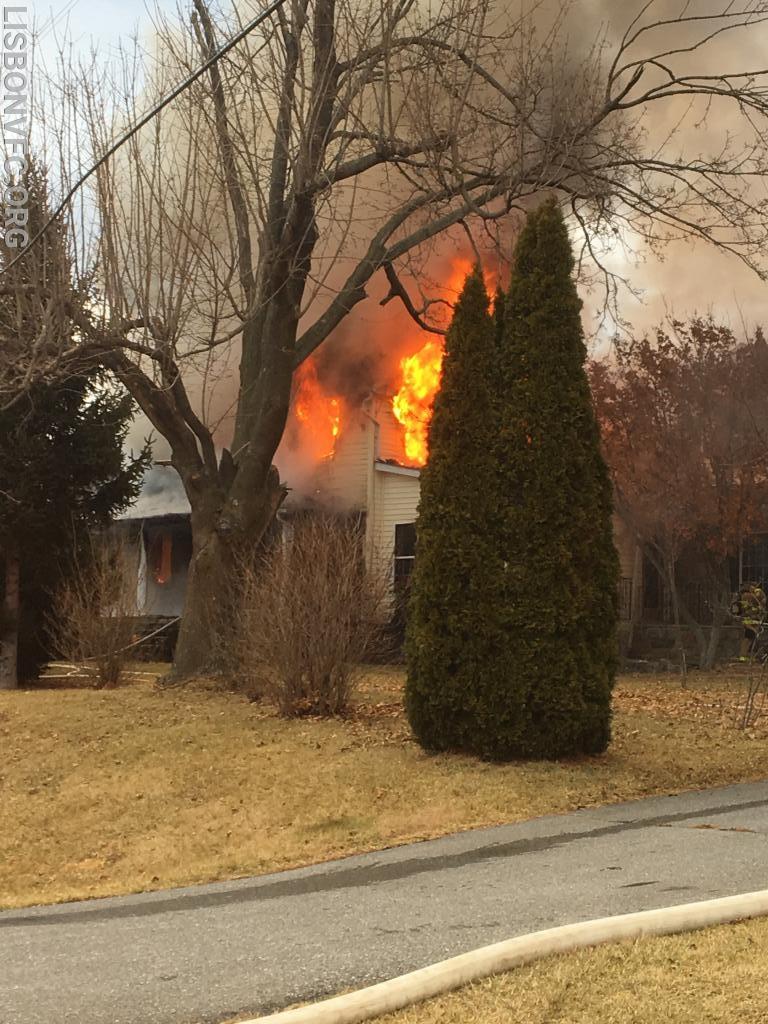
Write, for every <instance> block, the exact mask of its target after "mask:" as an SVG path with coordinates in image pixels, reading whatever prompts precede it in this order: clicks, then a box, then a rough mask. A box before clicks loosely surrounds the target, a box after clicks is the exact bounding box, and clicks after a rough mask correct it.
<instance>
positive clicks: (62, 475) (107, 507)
mask: <svg viewBox="0 0 768 1024" xmlns="http://www.w3.org/2000/svg"><path fill="white" fill-rule="evenodd" d="M25 183H26V184H27V187H28V188H29V193H30V199H29V204H30V227H31V232H32V233H33V234H34V232H35V231H36V230H37V227H38V226H40V225H42V223H43V219H44V218H45V217H47V214H48V202H47V188H46V179H45V175H44V173H43V172H42V171H41V170H40V169H39V168H37V167H35V166H33V167H32V168H31V169H30V171H29V173H28V175H27V178H26V179H25ZM15 256H16V251H14V250H9V249H7V248H5V247H0V262H10V260H11V259H13V258H14V257H15ZM9 277H10V282H8V283H13V285H15V286H16V290H15V292H12V291H11V290H10V289H8V288H7V289H6V292H7V293H6V294H4V296H3V297H2V298H0V330H1V331H2V335H3V337H7V338H8V339H9V341H10V346H9V347H10V349H11V353H12V352H13V351H17V352H18V353H19V354H21V355H23V353H24V349H25V348H26V347H28V346H30V345H32V344H33V343H34V339H35V338H36V337H37V336H38V334H39V331H40V318H41V317H42V316H45V315H50V312H51V310H52V309H55V310H64V309H65V307H66V306H67V305H68V304H69V303H74V302H77V301H81V299H80V298H79V297H78V296H77V295H76V293H75V290H74V288H73V287H72V285H71V274H70V263H69V259H68V253H67V246H66V239H65V236H64V231H63V229H62V228H60V227H56V228H54V229H53V230H52V231H51V233H50V235H48V236H46V240H45V241H44V242H43V243H41V244H40V245H39V246H35V247H34V248H33V249H32V250H30V252H29V254H27V255H25V257H24V258H23V259H22V260H21V261H20V262H19V263H17V264H16V266H15V267H14V268H13V269H12V270H11V272H10V275H9ZM59 322H60V323H61V325H62V326H61V329H62V330H71V327H67V319H66V314H65V313H64V314H63V315H62V316H61V319H60V321H59ZM59 340H61V339H59ZM64 340H66V339H64ZM8 355H9V353H8V351H6V357H8ZM132 413H133V403H132V401H131V399H130V397H129V396H127V395H126V394H125V393H124V392H122V391H120V390H118V389H117V388H116V386H115V385H114V384H113V383H112V382H111V381H110V380H109V379H108V378H107V377H106V376H105V375H104V374H103V373H102V372H100V371H99V370H98V369H90V370H86V369H83V368H81V369H80V370H79V371H78V372H76V373H73V374H70V375H69V376H67V378H66V379H65V380H63V381H60V382H57V383H45V382H43V383H33V384H31V385H30V386H29V387H27V388H26V389H25V390H24V391H23V393H22V394H21V396H20V397H19V398H18V399H17V400H16V401H15V402H14V404H13V405H11V406H9V407H7V408H5V409H3V410H2V411H0V563H1V564H0V578H1V580H2V583H3V592H4V595H5V600H4V608H3V615H2V619H0V641H1V642H2V659H1V660H2V664H1V665H0V687H2V686H6V687H7V686H12V685H14V684H15V681H16V674H17V673H16V665H15V664H14V662H15V660H16V654H17V648H18V668H19V672H18V675H19V676H20V677H21V678H22V679H28V678H30V677H31V676H33V675H34V674H35V672H36V670H37V668H38V667H39V664H40V663H41V661H42V660H44V659H45V656H46V653H47V652H46V644H45V632H46V631H45V621H46V617H47V614H48V612H49V609H50V602H51V594H52V591H53V590H54V589H55V587H56V586H57V585H58V583H59V581H60V579H61V575H62V573H64V572H66V569H67V566H68V564H71V560H72V558H73V556H74V553H75V551H76V549H77V547H78V545H79V544H80V543H81V542H82V541H83V540H84V539H85V537H86V535H87V534H88V532H90V531H92V530H96V529H99V528H103V527H104V526H106V525H107V524H108V523H109V522H110V521H111V519H112V517H113V516H114V515H115V514H116V513H117V512H119V511H121V510H122V509H124V508H125V507H127V506H128V505H129V504H130V503H131V501H132V500H133V499H134V498H135V497H136V495H137V493H138V490H139V487H140V483H141V479H142V477H143V474H144V471H145V469H146V467H147V465H148V461H149V451H148V449H147V448H146V447H145V449H144V450H143V451H142V452H141V453H140V454H139V455H138V456H137V457H136V458H128V459H126V457H125V455H124V443H125V439H126V435H127V432H128V429H129V426H130V422H131V418H132Z"/></svg>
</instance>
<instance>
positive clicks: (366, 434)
mask: <svg viewBox="0 0 768 1024" xmlns="http://www.w3.org/2000/svg"><path fill="white" fill-rule="evenodd" d="M402 451H403V442H402V432H401V427H400V425H399V424H398V422H397V421H396V420H395V417H394V415H393V413H392V410H391V399H389V400H387V399H385V398H383V397H378V396H377V397H373V398H371V399H369V400H368V401H366V402H364V403H363V404H362V405H361V406H360V407H359V408H358V409H357V410H353V411H350V413H349V415H348V418H347V419H346V421H345V425H344V430H343V432H342V434H341V436H340V437H339V438H338V441H337V444H336V447H335V450H334V454H333V456H331V457H329V458H326V459H322V460H320V461H319V462H318V464H317V466H316V468H315V470H314V473H313V475H312V478H311V480H310V481H309V483H307V482H306V481H304V482H303V487H302V493H299V492H298V491H295V490H291V491H290V493H289V496H288V498H287V499H286V501H285V503H284V505H283V507H282V508H281V510H280V512H279V513H278V518H279V520H280V521H281V522H282V523H286V522H289V521H290V519H291V517H292V516H294V515H295V514H296V513H297V512H300V511H305V510H306V509H307V508H312V507H318V508H322V509H324V510H326V511H331V512H334V511H336V512H338V513H339V514H340V515H341V514H349V513H358V514H359V515H360V516H361V517H362V518H363V520H364V523H365V549H366V555H367V558H369V559H373V558H376V557H383V558H387V560H388V561H389V569H390V572H391V577H392V584H393V589H394V587H395V585H396V584H398V585H399V584H400V583H402V582H404V581H405V580H406V579H407V577H408V576H409V575H410V573H411V569H412V567H413V562H414V556H415V550H414V548H415V540H416V531H415V522H416V510H417V507H418V503H419V476H420V471H419V470H418V469H415V468H413V467H410V466H406V465H403V464H401V461H400V459H401V458H402ZM283 475H284V476H285V478H286V483H287V485H288V487H289V488H290V487H291V477H290V472H289V471H284V474H283ZM189 513H190V509H189V503H188V501H187V498H186V495H185V494H184V491H183V488H182V485H181V481H180V480H179V477H178V475H177V474H176V471H175V470H174V469H172V468H171V467H161V466H156V467H154V468H153V469H152V470H151V472H150V473H149V474H148V477H147V480H146V481H145V485H144V489H143V491H142V493H141V495H140V496H139V498H138V500H137V501H136V503H135V504H134V505H133V507H132V508H130V509H129V510H128V511H127V512H126V513H125V514H124V515H123V517H122V518H121V520H120V526H121V528H122V530H123V531H124V532H125V533H126V534H127V535H128V536H129V537H130V539H131V540H132V541H135V542H136V544H137V551H138V556H137V585H136V612H137V616H138V617H139V618H141V619H146V620H147V624H148V625H150V624H153V623H156V624H158V625H160V624H162V622H163V621H165V620H169V619H173V618H176V617H178V616H180V615H181V614H182V612H183V609H184V594H185V590H186V582H187V573H188V568H189V562H190V558H191V555H192V535H191V529H190V521H189Z"/></svg>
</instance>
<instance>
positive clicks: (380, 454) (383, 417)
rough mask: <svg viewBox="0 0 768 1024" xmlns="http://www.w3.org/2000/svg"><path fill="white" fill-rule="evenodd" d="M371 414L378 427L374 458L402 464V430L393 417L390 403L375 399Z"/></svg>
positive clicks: (403, 456) (403, 453)
mask: <svg viewBox="0 0 768 1024" xmlns="http://www.w3.org/2000/svg"><path fill="white" fill-rule="evenodd" d="M371 412H372V415H373V417H374V419H375V420H376V421H377V422H378V425H379V428H378V440H377V445H376V448H377V450H376V458H377V459H381V461H382V462H390V461H392V460H394V461H395V462H402V461H403V459H404V458H405V449H404V448H403V434H402V428H401V426H400V424H399V423H398V422H397V420H396V419H395V417H394V414H393V412H392V404H391V402H390V401H388V400H385V399H383V398H377V399H375V401H374V403H373V408H372V410H371Z"/></svg>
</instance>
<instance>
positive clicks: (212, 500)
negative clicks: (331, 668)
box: [49, 0, 768, 675]
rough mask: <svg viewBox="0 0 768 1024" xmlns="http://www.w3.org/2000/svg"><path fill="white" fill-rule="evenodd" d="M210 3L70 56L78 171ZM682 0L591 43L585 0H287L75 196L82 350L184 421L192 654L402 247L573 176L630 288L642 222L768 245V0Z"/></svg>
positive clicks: (500, 213) (578, 208)
mask: <svg viewBox="0 0 768 1024" xmlns="http://www.w3.org/2000/svg"><path fill="white" fill-rule="evenodd" d="M193 6H194V14H193V18H192V23H191V26H190V27H189V31H185V30H182V29H180V28H178V27H174V26H173V25H170V24H165V25H161V27H160V30H159V36H158V41H157V47H156V51H155V53H154V54H151V55H150V56H146V55H144V56H141V55H140V54H138V53H137V55H135V56H134V57H133V58H132V59H131V60H128V61H127V62H126V64H125V66H124V68H123V72H122V78H120V79H119V80H112V81H111V82H110V81H108V76H107V75H106V74H104V75H103V76H101V77H94V74H93V72H92V70H91V69H90V68H89V69H88V71H87V72H83V73H82V75H81V77H80V80H79V81H76V80H75V79H76V76H75V75H73V74H70V75H69V77H68V78H67V79H66V80H64V86H63V88H62V90H61V92H60V94H59V96H58V97H57V98H56V100H55V102H53V101H51V102H50V103H49V110H50V111H52V116H53V122H52V123H51V131H50V132H49V138H50V139H52V140H57V143H58V145H59V148H60V150H61V152H62V153H64V154H65V156H64V157H63V158H62V160H61V168H62V178H63V179H64V180H67V178H68V177H69V178H70V179H71V178H73V177H75V174H76V171H77V169H78V168H79V166H80V165H79V164H78V159H79V160H80V161H81V162H82V161H83V160H85V161H86V162H87V158H88V156H86V157H84V156H83V155H82V154H86V155H97V154H99V153H101V152H104V151H105V150H106V148H107V146H108V145H109V143H110V142H111V140H112V138H113V137H114V136H115V135H116V133H117V130H118V128H119V126H120V124H123V123H126V122H128V121H130V120H132V119H133V118H134V116H135V112H136V111H137V110H139V109H144V108H146V106H147V105H148V104H149V103H150V102H151V100H152V98H153V97H154V96H156V95H159V94H160V93H162V92H163V90H164V88H165V87H166V86H167V85H168V84H169V83H170V82H171V81H172V80H176V79H177V78H179V77H180V76H181V75H182V74H183V73H184V72H185V71H186V70H188V69H189V68H192V67H194V66H196V65H198V64H199V63H200V62H201V60H202V59H203V58H206V57H208V56H210V55H211V54H212V53H213V51H214V50H215V48H216V46H217V45H218V44H219V43H220V41H221V40H222V38H223V37H224V36H225V35H227V34H229V33H230V32H231V31H233V30H234V29H235V27H236V26H237V25H238V24H241V23H242V22H240V20H239V19H240V18H241V17H242V18H243V19H244V18H245V17H246V14H247V13H248V7H249V2H246V0H243V3H241V4H239V5H238V7H237V10H236V11H235V12H234V13H232V14H230V15H228V16H225V15H215V14H214V12H213V11H212V9H211V7H210V6H209V4H208V3H207V0H193ZM665 10H666V7H665V5H664V3H663V2H662V0H659V2H654V0H650V2H646V3H643V4H641V5H640V4H639V5H638V7H637V10H636V12H635V14H634V15H632V16H630V17H627V20H626V28H625V29H623V30H622V31H621V32H620V33H619V35H618V36H616V35H615V34H614V33H613V32H612V30H610V29H608V28H606V29H604V30H603V31H601V32H598V33H596V35H595V38H594V42H593V44H592V45H591V46H589V47H588V48H586V49H582V50H580V51H577V50H573V49H571V48H569V45H568V38H569V18H570V17H572V16H573V15H574V14H575V15H576V16H578V15H579V13H580V8H579V5H578V4H572V3H567V2H563V3H562V4H561V5H559V6H557V10H556V12H555V13H554V15H551V16H550V17H549V18H546V17H545V15H544V5H543V4H541V3H531V4H530V5H528V10H527V11H526V10H523V12H522V13H521V14H520V15H519V16H513V15H511V14H510V13H509V11H508V10H507V7H506V5H504V4H498V5H497V4H496V2H495V0H480V2H479V3H477V2H475V0H441V2H439V3H437V4H431V5H429V6H428V7H426V6H422V5H419V4H418V3H416V2H415V0H396V2H394V3H392V2H389V0H387V2H384V0H357V2H356V0H288V2H287V3H286V4H285V6H284V7H283V8H281V10H280V11H279V12H278V13H277V14H276V15H275V17H274V19H273V20H272V22H271V23H269V25H268V27H267V28H264V29H262V30H261V32H260V34H254V35H253V36H251V37H250V39H249V40H248V41H247V42H245V43H244V44H243V45H242V46H241V47H240V48H238V50H237V51H235V52H234V53H233V54H232V55H230V57H229V58H228V59H227V60H226V61H222V62H221V63H219V64H217V65H215V66H214V67H212V68H211V70H210V73H209V74H208V75H207V76H206V77H205V78H204V79H201V80H200V82H198V83H197V85H196V86H195V87H193V88H191V89H189V90H188V91H187V92H186V93H185V94H184V95H183V96H182V97H181V98H180V99H179V100H178V101H177V102H176V103H175V104H174V106H173V107H171V108H168V110H167V111H165V112H164V114H163V115H162V116H160V117H158V118H157V119H156V120H155V121H154V122H153V123H152V125H151V126H150V127H148V128H147V129H145V130H144V131H142V132H141V133H140V134H139V135H138V136H137V137H136V138H135V139H134V140H133V141H132V143H131V144H129V145H128V146H126V147H124V149H123V150H122V151H121V153H120V154H119V156H118V157H117V158H116V159H115V160H113V161H111V162H110V163H108V164H107V165H105V166H104V167H103V168H102V170H101V172H100V174H99V175H98V178H97V181H96V184H95V187H94V189H93V190H92V191H91V192H90V193H88V194H87V196H86V197H84V198H83V200H82V203H83V208H84V212H83V213H82V214H81V215H80V217H79V218H78V219H77V224H78V225H79V227H80V229H81V235H82V243H81V245H80V251H79V254H80V256H81V258H82V277H83V279H84V280H89V281H93V282H94V288H93V290H92V299H91V301H90V303H89V304H88V305H87V306H86V307H85V308H84V309H83V308H81V309H79V310H75V311H74V313H75V314H76V317H77V321H78V323H77V326H78V331H77V335H76V337H77V345H76V346H75V349H76V350H75V351H73V352H69V353H67V352H63V353H58V354H57V359H58V362H59V364H60V365H61V364H62V363H63V364H64V365H66V361H67V358H75V357H77V358H83V357H92V358H98V359H99V360H100V361H101V362H102V363H103V364H104V365H105V366H107V367H108V368H109V369H111V370H112V371H113V372H114V373H115V374H116V376H117V377H118V378H119V379H120V380H121V381H122V382H123V384H124V385H125V387H126V388H128V390H129V391H130V392H131V394H132V395H133V396H134V398H135V399H136V401H137V402H138V404H139V405H140V406H141V408H142V410H143V412H144V413H145V415H146V416H147V417H148V418H149V420H150V421H151V422H152V424H153V425H154V427H155V428H156V429H157V430H158V431H159V433H160V434H161V435H162V436H163V437H164V438H165V439H166V440H167V442H168V444H169V445H170V448H171V453H172V456H171V457H172V462H173V465H174V466H175V467H176V469H177V470H178V472H179V473H180V475H181V478H182V480H183V483H184V487H185V489H186V492H187V495H188V497H189V500H190V504H191V507H192V529H193V548H194V549H193V556H192V564H191V572H190V578H189V587H188V591H187V604H186V610H185V615H184V619H183V623H182V627H181V633H180V637H179V643H178V646H177V654H176V669H177V672H178V673H179V674H182V675H183V674H187V673H192V672H195V671H197V670H199V669H200V668H201V666H203V665H204V664H205V662H206V660H207V658H208V656H209V652H210V651H211V650H212V649H213V648H214V647H215V643H214V639H215V637H214V634H215V625H214V623H215V621H216V618H217V614H216V609H217V606H218V605H219V604H220V603H221V601H222V600H223V595H224V593H225V591H226V585H227V577H228V576H229V575H231V574H232V573H233V572H234V571H235V566H234V563H233V557H232V552H233V550H234V549H235V547H236V546H237V544H238V543H239V541H240V540H241V539H242V538H243V537H246V536H247V537H249V538H258V537H259V536H261V535H263V533H264V531H265V530H266V529H267V527H268V525H269V523H270V522H271V520H272V518H273V517H274V515H275V511H276V509H277V508H278V507H279V506H280V504H281V502H282V501H283V499H284V495H285V487H284V485H283V484H282V483H281V481H280V479H279V476H278V473H277V471H276V469H275V468H274V466H273V462H272V460H273V457H274V454H275V451H276V449H277V446H278V444H279V442H280V439H281V436H282V434H283V430H284V427H285V423H286V417H287V414H288V409H289V402H290V395H291V384H292V379H293V375H294V373H295V371H296V370H297V368H298V367H299V366H300V365H301V363H302V362H303V361H304V360H306V359H307V358H308V357H309V356H310V355H311V354H312V353H313V352H314V351H315V350H316V349H317V348H318V346H320V345H321V344H322V343H323V342H324V341H325V340H326V339H327V338H328V337H329V336H330V335H331V334H332V333H333V331H334V330H335V329H336V328H337V327H338V326H339V324H341V322H342V321H343V319H344V318H345V317H346V316H347V315H348V313H349V312H350V310H352V309H353V308H354V307H355V306H357V305H358V304H359V303H361V302H363V301H364V300H365V298H366V297H367V295H368V292H369V289H370V285H371V282H372V279H373V278H374V276H375V275H377V274H379V273H383V272H386V274H387V277H388V280H389V283H390V285H391V287H392V294H393V295H395V296H397V297H399V298H401V299H402V298H403V297H407V293H406V291H405V288H404V286H403V280H404V271H406V270H408V271H410V272H411V273H413V272H414V270H415V271H418V266H419V260H421V259H423V258H424V254H425V253H427V252H428V251H429V247H430V246H431V245H433V244H434V243H435V240H436V239H438V238H440V237H441V236H442V235H444V234H445V233H447V232H448V233H449V232H450V231H451V230H452V229H454V228H456V229H457V230H458V229H459V228H460V229H461V230H462V231H464V230H466V231H469V232H470V233H471V234H473V235H474V236H475V237H486V238H494V237H495V236H496V235H497V232H498V231H499V230H500V229H501V227H502V226H503V224H504V222H505V220H506V219H508V218H510V217H514V216H515V215H516V214H517V213H519V211H520V210H521V209H525V208H526V207H529V206H530V205H531V204H533V203H535V202H537V201H538V200H539V198H540V197H542V196H544V195H551V194H553V193H554V194H556V195H557V196H559V197H560V198H561V199H562V202H563V203H564V204H565V205H566V206H567V207H568V209H569V211H570V213H571V214H572V218H573V223H574V226H575V229H576V230H577V231H580V232H581V238H582V262H583V266H584V268H586V267H587V266H588V264H590V262H591V266H592V269H593V271H594V272H595V273H597V274H598V275H600V276H602V278H603V281H604V283H605V286H606V289H607V294H608V295H609V296H610V295H612V294H613V289H614V285H615V282H614V280H613V279H612V278H611V276H610V274H609V271H608V269H607V267H606V266H605V261H604V258H603V257H604V253H605V251H606V245H607V240H614V239H615V238H616V237H619V238H623V239H624V240H626V241H627V243H628V244H629V243H630V242H631V240H632V239H638V238H639V239H640V240H641V241H642V242H643V243H644V244H645V245H647V246H651V247H656V246H661V245H663V244H664V243H665V242H667V241H669V240H670V239H671V238H677V237H681V236H694V237H697V238H701V239H704V240H706V241H707V242H709V243H711V244H713V245H716V246H719V247H720V248H721V249H724V250H727V251H729V252H731V253H732V254H733V255H734V256H735V257H736V258H737V259H739V260H741V261H742V262H744V263H746V264H747V265H748V266H750V267H752V268H753V269H755V270H757V271H758V272H760V273H762V272H763V265H762V263H761V259H762V256H763V253H764V252H765V251H766V242H767V241H768V239H767V238H766V225H767V223H768V222H767V221H766V217H765V201H764V200H763V199H757V198H755V195H754V194H753V190H752V188H751V185H752V183H753V181H754V180H755V178H756V177H757V176H759V175H762V174H763V173H764V172H765V170H766V156H767V153H766V146H765V127H766V120H765V115H766V112H767V111H768V98H767V94H766V91H765V85H766V81H768V73H766V71H765V70H764V69H762V68H760V67H757V68H755V69H754V70H745V69H744V68H743V67H742V66H740V67H739V68H738V69H737V70H736V71H734V72H730V71H728V70H727V56H726V54H725V44H727V43H730V44H731V45H732V46H733V48H734V50H736V49H737V43H738V41H739V40H740V39H744V37H745V36H746V35H748V34H749V33H755V32H759V31H762V30H763V29H764V27H766V25H768V2H755V0H741V2H736V3H734V2H733V0H730V2H726V0H722V2H721V3H720V4H719V5H718V4H715V6H714V7H713V8H711V9H710V11H708V12H707V13H699V12H698V11H694V10H693V7H692V5H691V4H683V5H682V7H681V8H679V9H677V10H676V11H675V13H671V14H669V15H668V16H667V15H666V14H665V13H664V12H665ZM579 27H580V28H581V33H582V37H583V25H580V26H579ZM138 83H140V85H139V84H138ZM707 113H709V115H710V118H714V117H715V116H717V117H718V118H720V119H727V118H730V119H731V123H733V124H735V125H736V130H735V132H734V133H733V135H732V136H727V137H717V135H715V136H712V135H711V133H709V134H707V133H705V135H704V137H703V139H702V140H701V141H700V142H691V143H690V148H689V149H688V150H687V152H683V153H682V154H681V147H680V145H679V144H678V143H679V140H680V137H681V135H680V133H681V131H682V130H683V127H684V126H685V125H687V126H688V128H690V130H691V131H695V128H696V126H697V125H701V124H702V123H703V119H704V118H705V116H706V115H707ZM84 123H85V124H87V125H88V128H89V134H88V139H87V140H83V141H82V144H80V139H79V136H78V131H79V128H80V126H81V125H82V124H84ZM663 124H668V125H670V127H669V128H668V129H665V130H664V131H661V130H660V128H659V127H658V126H660V125H663ZM686 130H687V129H686ZM73 140H74V141H73ZM74 143H78V145H77V146H76V145H75V144H74ZM694 154H697V155H694ZM83 225H86V226H87V227H88V228H89V229H90V228H91V227H93V226H94V225H95V226H96V230H95V231H94V232H93V234H92V235H89V232H88V230H86V227H84V226H83ZM406 306H407V308H409V311H410V312H414V311H415V307H414V304H413V303H408V302H406ZM236 364H237V365H236ZM231 374H234V375H235V377H236V386H235V388H234V391H235V392H236V398H235V399H234V400H233V401H232V403H231V405H232V408H231V414H232V421H233V427H232V430H231V438H228V440H229V443H228V444H227V446H226V447H225V448H224V449H223V451H221V450H220V448H221V443H220V442H221V437H222V434H221V433H220V434H219V435H216V434H215V431H216V429H217V426H218V425H219V424H218V417H219V416H220V415H221V414H222V409H223V408H224V410H225V407H223V406H222V400H221V394H222V392H221V387H220V384H221V382H222V381H224V380H226V379H227V378H228V375H231ZM217 402H218V404H217ZM225 411H226V410H225ZM215 437H216V442H215V441H214V438H215Z"/></svg>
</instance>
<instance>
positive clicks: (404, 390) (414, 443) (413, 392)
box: [392, 340, 443, 466]
mask: <svg viewBox="0 0 768 1024" xmlns="http://www.w3.org/2000/svg"><path fill="white" fill-rule="evenodd" d="M442 367H443V343H442V341H437V340H435V341H428V342H427V343H426V345H425V346H424V347H423V348H422V349H420V350H419V351H418V352H415V353H414V354H413V355H412V356H405V357H404V358H403V359H402V360H401V361H400V370H401V373H402V383H401V385H400V390H399V391H398V392H397V394H396V395H395V397H394V398H393V399H392V412H393V413H394V414H395V418H396V419H397V421H398V422H399V423H402V425H403V447H404V448H405V457H406V459H407V460H408V462H410V463H411V464H412V465H415V466H423V465H424V463H425V462H426V461H427V432H428V430H429V421H430V420H431V419H432V403H433V402H434V400H435V395H436V394H437V389H438V388H439V387H440V372H441V370H442Z"/></svg>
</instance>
